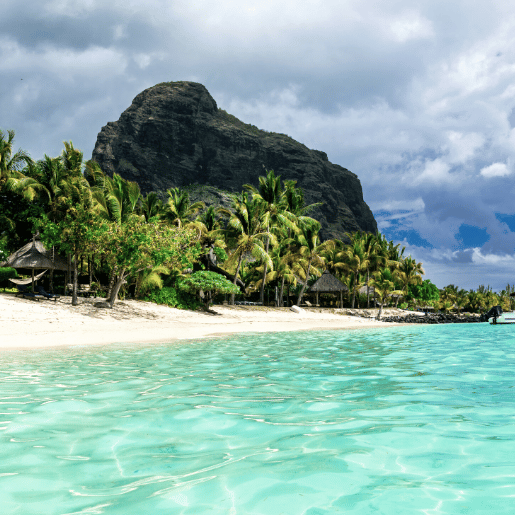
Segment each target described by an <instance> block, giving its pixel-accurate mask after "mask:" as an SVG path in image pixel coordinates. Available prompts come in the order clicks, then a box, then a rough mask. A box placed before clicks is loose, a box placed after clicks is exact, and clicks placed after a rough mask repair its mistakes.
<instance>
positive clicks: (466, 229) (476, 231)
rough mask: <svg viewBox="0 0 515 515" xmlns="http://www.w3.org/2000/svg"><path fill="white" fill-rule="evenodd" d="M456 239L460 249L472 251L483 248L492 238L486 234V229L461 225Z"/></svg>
mask: <svg viewBox="0 0 515 515" xmlns="http://www.w3.org/2000/svg"><path fill="white" fill-rule="evenodd" d="M456 239H457V240H458V242H459V246H458V248H460V249H470V248H472V247H482V246H483V245H484V244H485V243H486V242H487V241H488V240H489V239H490V236H489V235H488V233H487V232H486V228H481V227H475V226H474V225H467V224H461V226H460V230H459V231H458V232H457V233H456Z"/></svg>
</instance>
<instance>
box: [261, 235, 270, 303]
mask: <svg viewBox="0 0 515 515" xmlns="http://www.w3.org/2000/svg"><path fill="white" fill-rule="evenodd" d="M269 230H270V229H269V228H267V232H268V231H269ZM269 246H270V238H268V237H267V238H266V241H265V252H266V253H267V254H268V248H269ZM267 271H268V264H267V262H266V261H265V264H264V268H263V281H262V282H261V289H260V291H259V302H260V303H261V304H262V305H263V306H264V305H265V283H266V273H267Z"/></svg>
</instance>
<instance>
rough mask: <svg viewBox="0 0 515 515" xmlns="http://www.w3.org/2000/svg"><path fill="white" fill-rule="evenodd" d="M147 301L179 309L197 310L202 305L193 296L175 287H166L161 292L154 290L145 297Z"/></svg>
mask: <svg viewBox="0 0 515 515" xmlns="http://www.w3.org/2000/svg"><path fill="white" fill-rule="evenodd" d="M145 300H149V301H150V302H155V303H156V304H164V305H166V306H170V307H172V308H179V309H197V308H199V307H200V306H201V305H202V303H201V302H199V301H198V300H197V299H196V298H195V297H194V296H193V295H190V294H188V293H186V292H184V291H181V290H179V289H177V288H174V287H173V286H164V287H163V288H161V289H160V290H152V291H150V292H149V293H148V294H147V295H146V296H145Z"/></svg>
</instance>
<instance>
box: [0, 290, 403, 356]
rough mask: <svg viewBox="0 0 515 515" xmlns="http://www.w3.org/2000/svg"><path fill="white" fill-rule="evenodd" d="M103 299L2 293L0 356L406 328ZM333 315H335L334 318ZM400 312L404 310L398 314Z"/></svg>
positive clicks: (307, 314)
mask: <svg viewBox="0 0 515 515" xmlns="http://www.w3.org/2000/svg"><path fill="white" fill-rule="evenodd" d="M98 300H99V299H82V298H81V299H80V303H81V304H80V305H79V306H76V307H73V306H71V298H70V297H63V298H61V299H60V300H59V301H58V302H55V303H54V302H52V301H46V300H41V301H39V302H36V301H33V300H28V299H22V298H17V297H14V295H12V294H1V293H0V351H1V350H6V349H26V350H31V349H42V348H51V347H70V346H74V345H108V344H114V343H127V344H131V343H134V344H136V343H165V342H167V343H169V342H173V341H178V340H189V339H202V338H211V337H214V336H223V335H230V334H240V333H263V332H288V331H306V330H330V329H338V330H345V329H365V328H388V327H395V326H405V325H408V324H404V323H403V324H396V323H389V322H382V321H377V320H375V319H371V318H363V317H359V316H348V315H343V314H338V310H329V309H328V310H302V312H301V313H300V314H297V313H294V312H293V311H291V310H290V309H288V308H267V307H263V306H253V307H250V306H214V307H213V310H214V311H215V312H216V313H217V314H207V313H204V312H201V311H186V310H180V309H175V308H169V307H167V306H162V305H157V304H153V303H150V302H143V301H135V300H128V301H119V302H117V303H116V304H115V307H114V308H113V309H112V310H108V309H98V308H95V307H94V306H93V303H94V302H98ZM331 311H333V312H331ZM396 311H399V310H396Z"/></svg>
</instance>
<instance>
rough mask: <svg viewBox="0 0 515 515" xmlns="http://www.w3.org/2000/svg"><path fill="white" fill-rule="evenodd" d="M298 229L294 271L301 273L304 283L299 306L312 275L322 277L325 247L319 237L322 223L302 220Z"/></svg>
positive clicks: (298, 299) (299, 297) (298, 301)
mask: <svg viewBox="0 0 515 515" xmlns="http://www.w3.org/2000/svg"><path fill="white" fill-rule="evenodd" d="M298 227H299V232H298V234H296V235H295V238H296V245H297V252H296V256H295V268H294V270H295V271H296V272H298V273H299V275H300V277H301V279H302V280H303V283H302V287H301V289H300V292H299V296H298V298H297V305H299V304H300V303H301V302H302V297H303V295H304V291H305V290H306V286H307V284H308V281H309V278H310V276H311V273H313V274H314V275H317V276H320V275H321V273H322V272H321V270H320V268H321V267H323V266H324V258H323V252H324V245H323V243H322V242H321V241H320V236H319V232H320V222H317V221H316V220H313V219H309V220H302V221H301V222H300V224H299V226H298Z"/></svg>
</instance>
